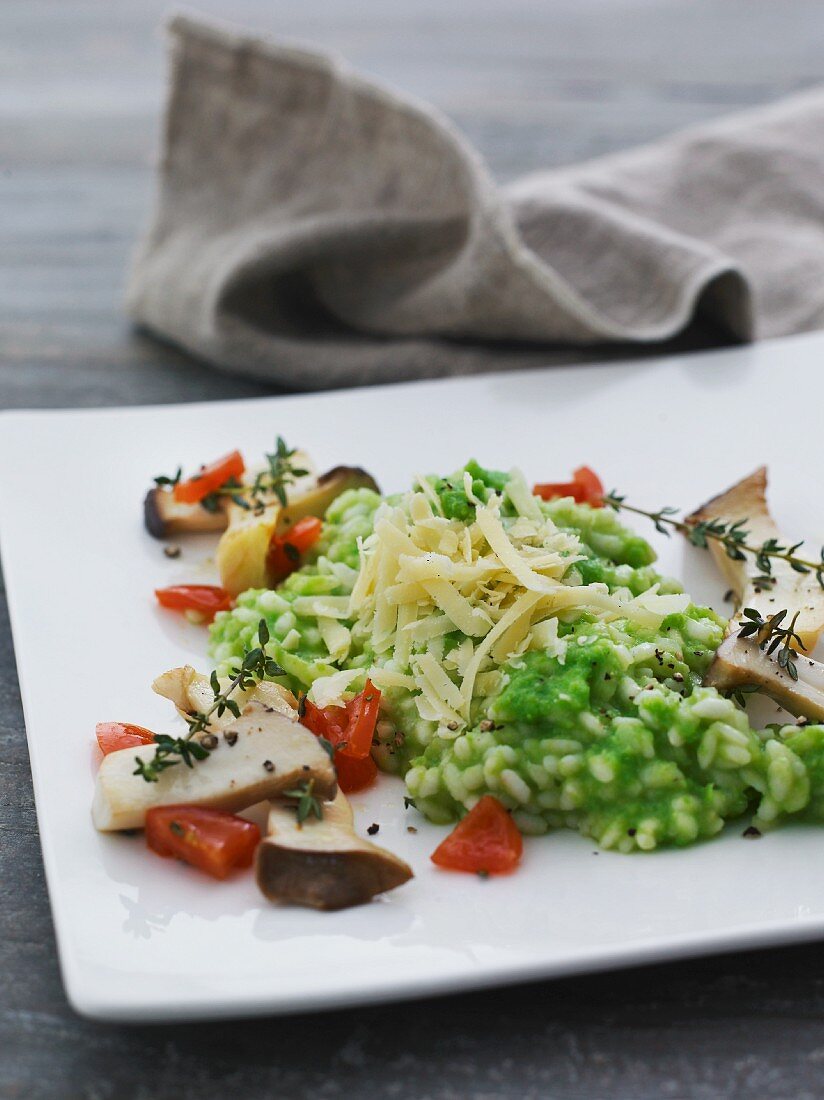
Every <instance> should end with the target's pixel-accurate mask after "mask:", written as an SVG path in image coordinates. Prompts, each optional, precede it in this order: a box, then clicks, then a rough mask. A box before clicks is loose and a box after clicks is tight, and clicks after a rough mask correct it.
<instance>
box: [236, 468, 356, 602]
mask: <svg viewBox="0 0 824 1100" xmlns="http://www.w3.org/2000/svg"><path fill="white" fill-rule="evenodd" d="M295 462H296V463H298V462H299V464H300V465H301V466H304V467H305V466H307V464H308V459H307V458H306V456H305V455H304V454H299V455H297V456H295ZM359 487H367V488H371V489H377V486H376V484H375V481H374V479H373V478H372V477H371V476H370V475H369V474H367V473H366V471H365V470H361V469H358V468H357V467H353V466H336V467H335V468H334V469H333V470H329V471H328V472H327V473H325V474H322V475H321V477H319V478H315V477H314V476H309V477H302V478H298V479H297V480H296V481H295V482H294V484H292V485H290V486H289V487H288V490H287V500H286V506H285V507H282V506H281V504H280V502H279V501H277V500H274V501H272V502H271V503H269V504H267V505H266V506H265V507H264V508H257V509H245V508H241V507H240V505H238V504H235V503H230V505H229V509H228V516H229V526H228V527H227V529H226V530H225V531H224V533H223V535H222V536H221V539H220V542H219V543H218V546H217V554H216V557H217V566H218V570H219V572H220V583H221V585H222V587H223V588H224V589H225V590H226V591H227V592H229V593H230V594H231V595H232V596H237V595H239V593H241V592H245V591H246V590H247V589H248V588H272V587H274V585H275V584H276V583H277V581H278V579H279V578H277V577H275V576H273V575H272V574H271V571H270V568H269V548H270V546H271V543H272V539H273V538H274V536H275V535H280V534H283V533H284V532H285V531H287V530H288V529H289V528H290V527H292V526H293V525H294V524H295V523H297V521H298V520H300V519H304V518H305V517H306V516H317V517H318V518H323V516H324V515H325V514H326V509H327V508H328V507H329V505H330V504H331V503H332V501H333V500H334V499H335V498H336V497H338V496H340V494H341V493H342V492H344V491H345V490H346V489H356V488H359Z"/></svg>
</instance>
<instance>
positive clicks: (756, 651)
mask: <svg viewBox="0 0 824 1100" xmlns="http://www.w3.org/2000/svg"><path fill="white" fill-rule="evenodd" d="M795 669H796V672H797V673H798V679H797V680H794V679H793V678H792V676H791V675H790V674H789V672H788V671H787V670H786V668H781V666H780V665H779V664H778V662H777V661H776V660H775V659H774V658H773V657H771V656H770V655H769V654H767V653H765V652H764V651H763V650H762V649H760V648H759V646H758V643H757V641H755V640H752V639H750V638H741V637H739V635H738V634H737V633H736V634H730V635H728V636H727V637H726V638H725V639H724V641H723V642H722V643H721V645H720V646H719V647H718V652H717V653H716V654H715V660H714V661H713V662H712V664H711V665H710V667H709V670H708V672H707V675H706V677H705V678H704V682H705V683H706V684H708V685H709V686H710V687H715V688H718V690H719V691H734V690H736V689H737V688H738V689H740V688H747V687H749V688H751V689H754V688H757V689H758V691H762V692H764V694H765V695H769V696H770V698H771V699H774V700H775V701H776V703H780V704H781V706H782V707H784V709H785V710H788V711H789V712H790V714H794V715H796V717H799V718H801V717H803V718H807V719H809V720H810V721H812V722H824V665H823V664H821V663H820V662H819V661H813V660H812V659H811V658H810V657H807V656H805V655H804V654H800V655H799V656H798V658H797V660H796V661H795Z"/></svg>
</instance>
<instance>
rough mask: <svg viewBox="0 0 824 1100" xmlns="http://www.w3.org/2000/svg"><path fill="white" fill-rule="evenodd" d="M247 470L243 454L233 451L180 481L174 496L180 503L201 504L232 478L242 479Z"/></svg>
mask: <svg viewBox="0 0 824 1100" xmlns="http://www.w3.org/2000/svg"><path fill="white" fill-rule="evenodd" d="M245 470H246V466H245V464H244V461H243V455H242V454H241V453H240V451H232V453H231V454H228V455H224V456H223V458H218V459H217V460H216V461H215V462H210V463H209V465H208V466H201V468H200V470H199V471H198V473H196V474H194V476H193V477H190V478H187V480H186V481H179V482H178V483H177V485H175V487H174V490H173V492H174V498H175V500H176V501H179V503H180V504H199V503H200V501H201V500H203V498H204V497H207V496H208V495H209V493H213V492H214V491H215V490H216V489H220V487H221V486H222V485H225V484H226V482H227V481H229V479H230V478H236V479H238V480H239V479H240V478H241V477H243V474H244V472H245Z"/></svg>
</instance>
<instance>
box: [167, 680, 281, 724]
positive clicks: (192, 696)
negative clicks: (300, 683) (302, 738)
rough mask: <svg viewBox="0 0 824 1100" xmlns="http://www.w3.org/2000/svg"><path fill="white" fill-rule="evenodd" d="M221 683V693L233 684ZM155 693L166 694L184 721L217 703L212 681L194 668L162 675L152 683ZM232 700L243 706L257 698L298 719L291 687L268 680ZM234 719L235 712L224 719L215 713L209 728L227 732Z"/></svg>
mask: <svg viewBox="0 0 824 1100" xmlns="http://www.w3.org/2000/svg"><path fill="white" fill-rule="evenodd" d="M219 683H220V687H221V690H224V689H225V688H226V687H228V685H229V683H230V681H229V680H228V679H226V678H223V677H222V678H221V679H220V680H219ZM152 691H154V692H156V693H157V694H158V695H162V696H163V698H164V699H169V700H171V702H172V703H174V705H175V706H176V707H177V710H178V713H179V714H180V715H181V717H183V718H185V717H186V716H187V715H191V714H193V713H195V712H196V711H200V712H201V713H203V712H205V711H207V710H208V709H209V708H210V707H211V705H212V703H213V702H214V692H213V691H212V685H211V684H210V682H209V678H208V677H207V676H204V675H203V674H202V673H200V672H197V671H196V669H194V668H192V666H191V665H183V666H182V667H181V668H171V669H169V671H168V672H164V673H162V674H161V675H160V676H158V677H157V679H156V680H154V682H153V683H152ZM232 697H233V698H234V700H235V701H236V702H237V704H238V706H240V707H243V706H245V705H246V704H247V703H249V702H251V701H252V699H254V700H255V701H257V702H260V703H262V704H263V705H264V706H266V707H270V708H271V709H272V710H275V711H277V712H278V713H279V714H283V715H284V716H285V717H287V718H292V719H295V718H296V717H297V707H298V701H297V699H296V698H295V697H294V695H293V694H292V692H291V691H289V689H288V688H285V687H281V686H280V684H273V683H270V682H269V681H264V682H263V683H260V684H257V685H255V686H254V687H253V688H250V689H249V690H247V691H235V692H234V693H233V696H232ZM234 720H235V719H234V717H233V716H232V714H231V712H230V711H228V710H227V711H224V712H223V714H222V715H221V716H220V717H218V716H217V715H216V714H215V715H214V716H213V718H212V720H211V721H210V723H209V728H210V729H211V730H220V729H224V728H225V727H226V726H228V725H231V723H232V722H234Z"/></svg>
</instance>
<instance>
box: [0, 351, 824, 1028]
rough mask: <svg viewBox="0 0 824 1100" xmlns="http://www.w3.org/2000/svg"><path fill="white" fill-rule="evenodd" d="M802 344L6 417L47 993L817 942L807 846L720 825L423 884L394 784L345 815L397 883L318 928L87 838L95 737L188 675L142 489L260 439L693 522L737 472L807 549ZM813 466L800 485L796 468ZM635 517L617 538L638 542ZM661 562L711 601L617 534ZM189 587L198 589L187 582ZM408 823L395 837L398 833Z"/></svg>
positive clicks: (456, 974) (93, 1000)
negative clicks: (763, 478) (395, 866)
mask: <svg viewBox="0 0 824 1100" xmlns="http://www.w3.org/2000/svg"><path fill="white" fill-rule="evenodd" d="M823 398H824V336H822V335H817V336H809V337H803V338H797V339H794V340H786V341H780V342H774V343H771V344H762V345H758V346H755V347H748V348H741V349H736V350H732V351H724V352H718V353H712V354H704V355H694V356H684V357H676V358H670V359H667V360H655V361H653V360H645V361H643V362H635V363H631V362H630V363H626V364H619V365H611V366H604V367H573V368H564V369H553V370H547V371H538V372H528V373H527V372H525V373H519V374H506V375H491V376H487V377H480V378H469V379H457V380H450V381H444V382H428V383H419V384H410V385H399V386H393V387H378V388H374V389H362V390H355V391H352V392H343V393H333V394H327V395H320V396H298V397H277V398H271V399H262V400H255V401H237V402H232V403H227V402H221V403H214V404H200V405H188V406H181V405H175V406H165V407H161V408H141V409H109V410H102V411H91V412H90V411H77V412H75V411H71V412H30V413H29V412H10V413H5V414H4V415H3V419H2V433H0V460H2V469H3V471H4V473H3V476H2V479H1V480H0V519H1V520H2V551H3V565H4V569H5V574H6V582H7V587H8V591H9V599H10V604H11V615H12V623H13V629H14V637H15V645H16V652H17V663H18V668H19V673H20V680H21V684H22V692H23V703H24V708H25V715H26V726H27V730H28V738H29V745H30V751H31V760H32V771H33V773H34V786H35V794H36V799H37V812H38V819H39V823H40V832H41V836H42V843H43V853H44V858H45V864H46V871H47V875H48V883H49V891H50V896H51V902H52V906H53V910H54V919H55V924H56V926H57V936H58V941H59V948H60V956H61V960H62V966H63V974H64V978H65V982H66V986H67V989H68V994H69V997H70V999H71V1001H72V1003H73V1004H74V1006H75V1007H76V1008H77V1009H78V1010H79V1011H80V1012H83V1013H85V1014H88V1015H91V1016H96V1017H101V1018H107V1019H119V1020H153V1021H157V1020H163V1019H182V1018H191V1017H217V1016H225V1015H238V1014H243V1013H258V1012H291V1011H297V1010H301V1009H308V1008H323V1007H332V1006H340V1005H345V1004H352V1003H357V1002H367V1001H378V1000H388V999H392V998H399V997H404V996H412V995H419V994H426V993H432V992H440V991H449V990H457V989H462V988H468V987H473V986H482V985H491V984H494V983H501V982H506V981H510V980H516V979H524V978H537V977H542V976H549V975H557V974H567V973H571V972H575V971H585V970H594V969H597V968H606V967H613V966H624V965H628V964H633V963H638V962H642V961H651V960H659V959H666V958H673V957H676V956H683V955H688V954H699V953H706V952H710V951H717V950H721V949H728V948H734V947H744V946H752V945H755V944H771V943H785V942H790V941H794V940H800V939H804V938H813V937H816V936H820V935H822V934H824V875H821V874H818V873H811V868H817V867H818V865H819V863H820V861H821V856H822V852H824V830H819V829H816V828H813V827H793V828H784V829H780V830H777V831H776V832H775V833H773V834H771V835H768V836H765V837H764V838H763V839H761V840H758V841H749V840H744V839H742V838H741V832H742V828H743V825H738V826H735V827H731V828H730V829H729V830H728V831H727V833H726V834H725V835H724V836H723V837H721V838H720V839H718V840H716V841H714V842H710V843H707V844H702V845H699V846H697V847H694V848H690V849H687V850H684V851H665V852H656V853H654V854H651V855H633V856H623V855H617V854H607V853H602V854H600V855H599V857H598V858H594V856H593V852H594V845H593V844H592V843H591V842H589V841H587V840H584V839H582V838H581V837H580V836H577V835H574V834H572V833H565V832H563V833H562V832H559V833H556V834H553V835H549V836H546V837H540V838H536V839H531V840H528V841H527V844H526V854H525V858H524V862H523V865H522V867H521V868H520V870H519V871H518V873H517V874H515V875H514V876H512V877H510V878H501V879H497V880H496V879H491V880H488V881H480V880H478V879H477V878H475V877H472V876H465V875H455V874H449V873H445V872H442V871H439V870H437V869H436V868H435V867H434V866H433V865H432V864H431V863H430V862H429V859H428V856H429V853H430V852H431V851H432V850H433V848H434V847H435V845H436V843H437V841H438V839H439V838H440V837H441V836H442V835H443V830H442V829H437V828H435V827H433V826H429V825H427V824H426V823H425V822H423V821H421V820H420V819H418V818H417V816H416V815H415V813H414V811H405V810H404V809H403V802H402V787H401V784H400V782H399V781H397V780H392V779H388V778H383V779H382V781H381V782H380V783H379V785H378V787H377V789H376V790H375V791H374V792H372V793H369V794H368V795H365V796H356V797H355V799H354V802H355V805H356V810H357V817H358V821H359V824H360V826H361V828H363V827H365V826H366V825H368V824H369V823H371V822H373V821H374V822H377V823H379V824H380V834H379V837H378V839H379V840H380V841H381V842H383V843H384V844H386V845H387V847H389V848H391V849H392V850H393V851H395V852H397V853H398V854H399V855H401V856H403V857H404V858H405V859H408V860H409V861H410V863H411V864H412V866H413V867H414V870H415V875H416V877H415V879H414V880H413V881H412V882H411V883H409V884H408V885H406V886H404V887H402V888H401V889H399V890H397V891H395V892H393V893H391V894H389V895H386V896H385V897H383V898H381V899H380V900H378V901H375V902H373V903H372V904H370V905H367V906H363V907H360V908H357V909H352V910H349V911H346V912H341V913H335V914H324V913H316V912H309V911H305V910H301V909H288V908H278V907H275V906H271V905H268V904H266V903H265V902H264V901H263V899H262V898H261V897H260V896H259V894H258V893H257V890H256V888H255V885H254V882H253V881H252V878H251V876H242V877H240V878H238V879H236V880H234V881H230V882H228V883H224V884H215V883H213V882H212V881H210V880H208V879H206V878H204V877H201V876H199V875H198V874H197V873H195V872H193V871H191V870H189V869H188V868H185V867H183V866H182V865H179V864H176V863H174V862H172V861H164V860H160V859H157V858H155V857H154V856H153V855H151V854H149V853H148V852H147V851H146V849H145V846H144V843H143V841H142V839H141V838H140V837H132V838H128V837H110V836H109V837H102V836H99V835H98V834H97V833H96V832H95V831H94V829H93V828H92V825H91V821H90V816H89V806H90V802H91V797H92V787H93V779H94V772H95V768H96V763H97V761H96V749H95V748H94V747H93V734H94V726H95V723H96V722H97V721H101V720H108V719H116V720H126V721H133V722H137V723H140V724H143V725H146V726H149V727H152V726H155V727H156V728H157V727H158V726H159V727H160V728H169V727H168V724H169V722H170V718H169V710H168V704H167V703H165V702H164V701H163V700H161V699H159V698H157V697H156V696H154V695H153V694H152V692H151V690H150V688H149V685H150V683H151V680H152V678H153V677H154V676H155V675H156V674H157V673H158V672H159V671H161V670H163V669H165V668H168V667H171V666H173V665H177V664H181V663H183V662H184V661H191V662H192V663H195V664H198V665H200V666H205V665H206V657H205V635H204V633H203V631H202V630H201V629H198V628H195V627H191V626H189V625H188V624H186V623H185V622H183V621H182V620H177V619H175V618H173V617H172V616H170V615H168V614H166V613H163V612H161V611H159V610H158V609H157V608H156V606H155V603H154V600H153V598H152V590H153V588H155V587H156V586H157V585H159V584H165V583H173V582H174V581H177V580H182V579H187V578H188V579H192V578H193V577H195V576H196V575H197V574H198V572H199V570H202V568H203V567H202V566H199V565H198V559H199V558H201V557H203V555H204V545H205V544H201V545H200V546H199V547H198V548H195V547H192V546H188V545H187V546H186V548H185V550H184V556H183V558H182V559H181V560H179V561H169V560H168V559H166V558H165V557H164V555H163V553H162V550H161V545H160V544H159V543H157V542H155V541H153V540H152V539H151V538H149V537H148V536H147V535H146V534H145V533H144V531H143V529H142V525H141V500H142V497H143V494H144V493H145V491H146V488H147V486H148V485H149V483H150V479H151V477H152V476H153V475H154V474H157V473H159V472H161V471H170V470H173V469H174V468H176V466H177V465H178V463H183V464H184V466H189V467H191V466H193V465H194V464H195V463H197V462H199V461H200V460H201V459H203V458H207V457H209V456H211V455H215V454H220V453H222V452H224V451H227V450H229V449H231V448H233V447H235V446H237V447H240V448H241V449H242V450H243V451H244V452H245V454H247V455H249V456H252V455H257V454H262V452H263V451H264V449H266V448H268V447H270V445H271V443H272V441H273V439H274V436H275V434H276V433H281V434H283V435H284V436H285V437H286V438H287V439H288V440H290V441H293V442H297V443H300V445H301V446H304V447H306V448H307V449H308V450H309V451H310V452H311V453H312V455H313V456H314V458H315V460H316V462H317V464H318V467H319V468H323V467H324V466H326V465H329V466H331V465H334V464H336V463H339V462H345V463H352V464H360V465H362V466H365V467H366V468H367V469H369V470H371V471H373V473H374V474H375V475H376V477H377V478H378V480H379V481H380V483H381V485H382V486H383V487H384V488H385V489H387V490H390V489H391V490H395V489H400V488H402V487H405V486H406V485H407V484H408V483H409V480H410V477H411V475H412V474H413V473H415V472H418V471H420V472H428V471H438V472H446V471H450V470H452V469H454V468H455V467H457V466H458V465H460V464H461V463H462V462H463V461H464V460H465V459H467V458H468V457H470V456H475V457H477V458H478V459H479V460H480V461H481V462H483V463H485V464H487V465H490V466H497V467H503V468H508V467H510V466H513V465H517V466H520V467H521V468H522V469H523V470H524V471H525V472H526V474H527V476H528V477H529V478H531V479H536V480H539V479H555V478H560V477H563V476H565V475H566V474H567V473H568V472H569V471H570V470H571V469H572V468H573V467H575V466H577V465H579V464H580V463H583V462H586V463H589V464H590V465H592V466H593V467H594V468H595V469H596V470H598V471H599V472H600V473H601V474H602V476H603V477H604V479H605V481H606V482H608V484H609V486H610V487H616V488H620V489H622V490H624V491H626V492H628V493H631V494H632V496H633V498H634V499H636V500H637V501H640V502H643V504H645V505H648V506H658V505H662V504H675V505H679V506H683V507H685V508H690V507H692V506H694V505H697V504H698V503H699V502H701V501H702V500H704V499H705V498H707V497H708V496H710V495H712V494H713V493H714V492H716V491H718V490H720V489H721V488H723V487H725V486H726V485H728V484H730V483H731V482H732V481H734V480H736V479H737V478H738V477H739V476H741V475H743V474H745V473H747V472H749V471H750V470H751V469H753V468H754V467H755V466H757V465H758V464H759V463H761V462H764V461H766V462H768V463H769V465H770V469H771V474H772V484H771V499H772V502H773V505H774V511H775V512H776V514H777V515H778V517H779V519H780V522H781V523H782V524H783V526H784V528H785V530H786V531H788V532H791V533H793V534H795V535H797V537H798V538H800V537H801V536H802V535H803V536H807V537H808V538H809V539H811V540H812V541H813V543H814V544H815V545H819V544H820V543H821V542H822V541H824V482H822V479H821V477H820V476H818V474H819V471H820V468H821V459H822V443H821V407H822V399H823ZM807 471H809V473H808V472H807ZM643 523H644V521H643V520H640V521H639V524H642V525H643ZM639 529H640V530H641V531H642V533H643V534H644V535H645V536H647V537H650V538H652V539H653V541H655V543H656V545H657V547H658V549H659V550H660V552H661V566H662V568H663V570H664V571H666V572H671V573H674V574H675V575H678V576H680V577H682V578H683V580H684V581H685V583H686V585H687V588H688V590H689V591H691V593H692V594H693V596H694V597H695V598H696V599H699V600H705V601H710V602H713V603H714V604H715V605H716V606H718V607H721V606H722V604H721V592H722V586H721V585H720V583H719V582H718V581H716V579H715V578H714V576H713V574H712V570H711V567H710V564H709V560H708V557H707V556H706V555H703V554H702V553H701V552H700V551H698V550H695V549H693V548H690V547H688V546H686V545H684V544H683V543H682V541H680V540H673V541H671V542H669V541H667V540H665V539H663V538H660V537H659V536H656V535H655V533H654V531H652V529H651V526H650V527H649V528H647V527H644V526H641V527H640V528H639ZM201 576H202V574H201ZM411 823H414V824H415V825H417V827H418V832H417V834H414V835H413V834H410V833H408V832H407V825H408V824H411Z"/></svg>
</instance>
